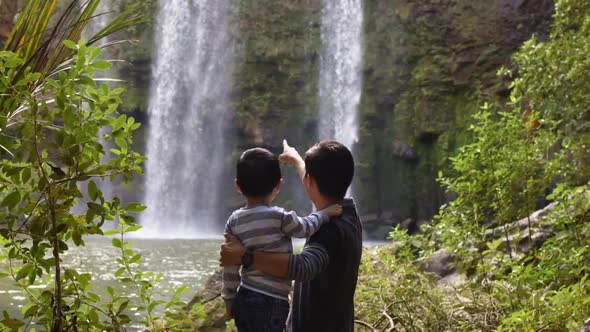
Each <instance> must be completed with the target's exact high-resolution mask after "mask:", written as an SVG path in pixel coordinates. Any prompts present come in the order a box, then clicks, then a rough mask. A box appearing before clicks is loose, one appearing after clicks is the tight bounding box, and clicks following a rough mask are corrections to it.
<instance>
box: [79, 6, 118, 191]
mask: <svg viewBox="0 0 590 332" xmlns="http://www.w3.org/2000/svg"><path fill="white" fill-rule="evenodd" d="M119 1H120V0H101V1H100V3H99V4H98V7H96V10H95V11H94V15H93V17H92V19H90V20H89V21H88V25H87V26H86V29H85V30H84V31H83V32H82V37H83V38H84V39H85V40H86V41H88V40H89V39H90V38H92V36H94V35H95V34H97V33H98V32H99V31H100V30H101V29H102V28H104V27H105V26H106V25H107V24H108V23H109V22H110V21H111V20H112V19H114V18H115V17H116V16H117V7H118V4H119ZM78 3H79V4H80V7H81V8H83V7H84V6H85V5H87V3H88V1H87V0H80V1H79V2H78ZM109 41H110V39H109V36H106V37H104V38H103V39H101V40H100V41H98V42H97V43H96V44H95V45H94V46H97V47H100V46H101V45H104V44H107V43H108V42H109ZM108 51H109V48H108V47H107V48H105V49H103V50H102V53H101V55H100V57H101V58H102V59H111V58H110V57H109V56H108V55H106V54H108ZM105 55H106V56H105ZM98 74H99V76H100V77H107V78H109V79H111V78H117V77H115V75H116V74H117V73H116V70H113V68H110V69H107V70H102V71H100V72H99V73H98ZM97 84H99V85H100V84H108V83H104V82H97ZM109 132H110V128H108V127H103V128H101V129H100V131H99V133H98V134H99V136H100V138H99V139H100V143H101V144H102V146H103V147H104V149H105V155H104V156H103V162H107V161H108V160H109V159H111V157H112V155H111V152H110V151H109V150H110V148H111V147H112V143H111V142H109V141H105V140H104V139H103V138H102V137H103V136H104V135H106V134H108V133H109ZM94 181H95V182H96V183H97V185H98V187H99V188H100V191H102V194H103V196H104V198H105V199H112V198H113V197H114V192H113V184H112V183H111V181H110V179H109V178H108V177H107V178H105V179H94Z"/></svg>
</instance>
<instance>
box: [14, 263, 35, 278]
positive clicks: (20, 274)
mask: <svg viewBox="0 0 590 332" xmlns="http://www.w3.org/2000/svg"><path fill="white" fill-rule="evenodd" d="M34 268H35V266H34V265H33V264H31V263H27V264H25V266H23V267H21V268H20V270H18V272H17V273H16V278H15V279H16V280H21V279H22V278H24V277H26V276H27V275H28V274H29V273H30V272H31V271H33V269H34Z"/></svg>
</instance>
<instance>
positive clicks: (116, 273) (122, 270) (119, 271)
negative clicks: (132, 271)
mask: <svg viewBox="0 0 590 332" xmlns="http://www.w3.org/2000/svg"><path fill="white" fill-rule="evenodd" d="M123 273H125V268H124V267H121V268H119V269H118V270H117V271H115V277H120V276H122V275H123Z"/></svg>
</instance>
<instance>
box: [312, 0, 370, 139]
mask: <svg viewBox="0 0 590 332" xmlns="http://www.w3.org/2000/svg"><path fill="white" fill-rule="evenodd" d="M362 25H363V6H362V0H323V4H322V25H321V26H322V27H321V40H322V51H321V56H320V79H319V85H320V87H319V90H320V127H319V128H320V132H319V135H320V139H335V140H337V141H339V142H341V143H342V144H344V145H346V146H347V147H348V148H349V149H351V150H352V149H353V148H354V144H355V143H356V142H357V141H358V131H359V125H358V114H357V109H358V105H359V102H360V98H361V88H362Z"/></svg>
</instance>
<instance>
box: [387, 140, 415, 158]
mask: <svg viewBox="0 0 590 332" xmlns="http://www.w3.org/2000/svg"><path fill="white" fill-rule="evenodd" d="M391 153H392V154H393V155H394V156H396V157H399V158H402V159H405V160H416V159H418V155H417V154H416V152H415V151H414V150H413V149H412V148H411V147H410V146H409V145H407V144H406V143H404V142H402V141H394V142H393V144H391Z"/></svg>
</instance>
